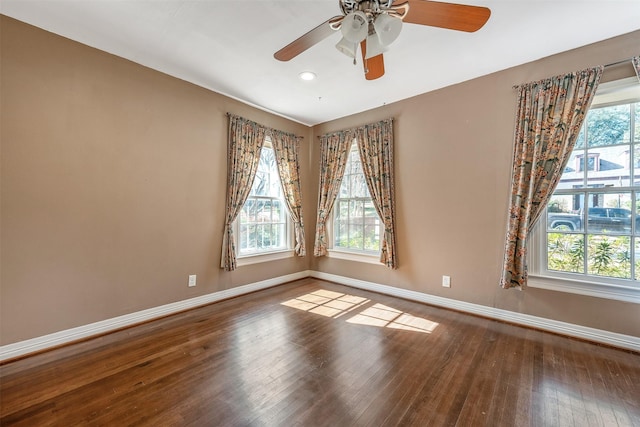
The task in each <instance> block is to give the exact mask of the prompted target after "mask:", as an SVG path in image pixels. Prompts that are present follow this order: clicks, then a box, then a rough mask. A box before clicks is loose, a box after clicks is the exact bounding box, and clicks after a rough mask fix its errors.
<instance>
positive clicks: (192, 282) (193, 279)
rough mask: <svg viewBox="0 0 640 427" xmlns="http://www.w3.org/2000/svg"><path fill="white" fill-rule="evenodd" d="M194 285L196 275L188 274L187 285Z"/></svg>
mask: <svg viewBox="0 0 640 427" xmlns="http://www.w3.org/2000/svg"><path fill="white" fill-rule="evenodd" d="M195 285H196V275H195V274H190V275H189V287H193V286H195Z"/></svg>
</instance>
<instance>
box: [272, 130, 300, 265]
mask: <svg viewBox="0 0 640 427" xmlns="http://www.w3.org/2000/svg"><path fill="white" fill-rule="evenodd" d="M271 136H272V138H271V144H272V145H273V149H274V150H275V154H276V163H277V165H278V173H279V174H280V183H281V184H282V192H283V193H284V199H285V202H286V203H287V207H288V208H289V214H290V215H291V219H292V221H293V227H294V232H295V236H296V246H295V248H294V251H295V253H296V254H297V255H298V256H305V254H306V247H305V242H304V240H305V239H304V224H303V222H302V192H301V190H300V166H299V162H298V151H299V150H298V148H299V146H300V141H299V138H298V137H297V136H295V135H291V134H288V133H284V132H280V131H273V132H272V135H271Z"/></svg>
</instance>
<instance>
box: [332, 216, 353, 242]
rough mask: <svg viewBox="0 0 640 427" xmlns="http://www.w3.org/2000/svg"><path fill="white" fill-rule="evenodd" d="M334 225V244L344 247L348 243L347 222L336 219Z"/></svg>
mask: <svg viewBox="0 0 640 427" xmlns="http://www.w3.org/2000/svg"><path fill="white" fill-rule="evenodd" d="M334 227H335V236H336V237H335V239H336V240H335V245H336V246H338V247H343V248H346V247H347V246H348V245H349V236H348V235H347V222H346V221H340V220H338V221H336V222H335V224H334Z"/></svg>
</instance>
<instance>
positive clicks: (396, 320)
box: [347, 304, 438, 334]
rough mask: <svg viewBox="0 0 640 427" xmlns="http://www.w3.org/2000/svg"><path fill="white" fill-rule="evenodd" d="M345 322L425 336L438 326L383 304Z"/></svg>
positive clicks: (376, 305)
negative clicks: (419, 333)
mask: <svg viewBox="0 0 640 427" xmlns="http://www.w3.org/2000/svg"><path fill="white" fill-rule="evenodd" d="M347 322H348V323H355V324H358V325H369V326H378V327H380V328H391V329H402V330H405V331H414V332H423V333H427V334H430V333H431V332H433V330H434V329H435V328H436V327H437V326H438V323H436V322H432V321H430V320H427V319H423V318H421V317H417V316H413V315H411V314H408V313H404V312H402V311H400V310H396V309H395V308H391V307H388V306H386V305H383V304H375V305H374V306H372V307H369V308H367V309H365V310H363V311H362V312H360V313H358V314H356V315H355V316H353V317H352V318H350V319H349V320H347Z"/></svg>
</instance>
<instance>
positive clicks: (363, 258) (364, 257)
mask: <svg viewBox="0 0 640 427" xmlns="http://www.w3.org/2000/svg"><path fill="white" fill-rule="evenodd" d="M327 256H328V257H329V258H337V259H344V260H347V261H356V262H364V263H367V264H377V265H382V263H381V262H380V254H378V253H375V254H368V253H365V252H351V251H345V250H340V249H329V251H328V253H327Z"/></svg>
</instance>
